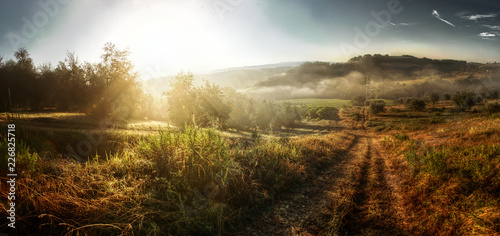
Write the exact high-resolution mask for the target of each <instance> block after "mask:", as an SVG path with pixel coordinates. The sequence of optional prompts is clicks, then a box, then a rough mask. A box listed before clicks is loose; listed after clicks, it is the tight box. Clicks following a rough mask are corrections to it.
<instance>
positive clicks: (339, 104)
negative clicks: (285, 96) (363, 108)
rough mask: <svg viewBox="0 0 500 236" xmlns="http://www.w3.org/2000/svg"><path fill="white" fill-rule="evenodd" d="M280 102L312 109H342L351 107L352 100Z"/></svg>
mask: <svg viewBox="0 0 500 236" xmlns="http://www.w3.org/2000/svg"><path fill="white" fill-rule="evenodd" d="M279 102H288V103H291V104H296V105H307V106H312V107H320V106H325V107H335V108H337V109H341V108H342V107H344V106H350V105H351V102H350V100H343V99H291V100H280V101H279Z"/></svg>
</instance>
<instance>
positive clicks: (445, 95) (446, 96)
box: [443, 93, 451, 101]
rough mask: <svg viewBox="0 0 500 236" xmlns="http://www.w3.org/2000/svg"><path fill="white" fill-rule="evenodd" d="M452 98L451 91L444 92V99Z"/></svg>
mask: <svg viewBox="0 0 500 236" xmlns="http://www.w3.org/2000/svg"><path fill="white" fill-rule="evenodd" d="M450 99H451V95H450V94H449V93H443V100H446V101H448V100H450Z"/></svg>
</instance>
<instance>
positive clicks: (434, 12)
mask: <svg viewBox="0 0 500 236" xmlns="http://www.w3.org/2000/svg"><path fill="white" fill-rule="evenodd" d="M432 16H434V17H436V18H437V19H438V20H440V21H442V22H444V23H446V24H448V25H451V26H453V27H456V26H455V25H454V24H452V23H451V22H449V21H447V20H445V19H443V18H441V17H440V16H439V12H437V11H436V10H432Z"/></svg>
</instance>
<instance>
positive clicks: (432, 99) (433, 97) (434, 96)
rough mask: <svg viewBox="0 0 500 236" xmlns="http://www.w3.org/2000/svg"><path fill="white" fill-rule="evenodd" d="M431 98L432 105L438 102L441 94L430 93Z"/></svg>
mask: <svg viewBox="0 0 500 236" xmlns="http://www.w3.org/2000/svg"><path fill="white" fill-rule="evenodd" d="M429 100H430V101H431V102H432V105H435V104H436V102H438V101H439V94H438V93H436V92H434V93H431V94H430V95H429Z"/></svg>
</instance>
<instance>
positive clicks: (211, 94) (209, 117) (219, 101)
mask: <svg viewBox="0 0 500 236" xmlns="http://www.w3.org/2000/svg"><path fill="white" fill-rule="evenodd" d="M194 92H195V93H196V99H197V101H196V103H197V106H196V108H197V110H196V113H195V114H196V119H197V120H196V122H197V124H198V125H201V126H204V127H206V126H217V127H219V128H225V127H226V122H227V120H228V119H229V114H230V113H231V107H230V106H229V105H228V104H227V103H226V101H225V99H224V97H223V94H222V90H221V89H220V87H219V86H217V85H215V84H213V83H210V82H208V81H206V82H205V84H204V85H203V86H202V87H200V88H196V89H195V90H194Z"/></svg>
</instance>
